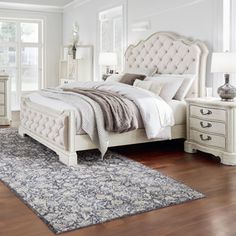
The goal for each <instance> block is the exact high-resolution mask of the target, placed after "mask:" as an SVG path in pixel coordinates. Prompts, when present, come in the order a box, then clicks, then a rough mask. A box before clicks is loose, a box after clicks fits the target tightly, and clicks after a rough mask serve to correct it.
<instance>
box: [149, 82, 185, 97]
mask: <svg viewBox="0 0 236 236" xmlns="http://www.w3.org/2000/svg"><path fill="white" fill-rule="evenodd" d="M145 80H147V81H153V84H155V85H156V86H162V89H161V92H160V97H162V98H163V99H164V100H165V101H166V102H169V101H170V100H172V99H173V98H174V96H175V94H176V92H177V91H178V89H179V88H180V86H181V84H182V83H183V81H184V78H175V79H168V78H167V77H166V78H161V77H147V78H146V79H145ZM153 86H154V85H153Z"/></svg>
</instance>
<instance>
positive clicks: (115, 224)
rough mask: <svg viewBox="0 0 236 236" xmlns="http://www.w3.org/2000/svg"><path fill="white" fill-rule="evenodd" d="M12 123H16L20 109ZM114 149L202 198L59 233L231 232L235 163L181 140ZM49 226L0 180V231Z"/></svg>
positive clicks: (15, 235) (43, 234)
mask: <svg viewBox="0 0 236 236" xmlns="http://www.w3.org/2000/svg"><path fill="white" fill-rule="evenodd" d="M13 118H14V120H13V124H12V126H17V125H18V120H19V118H18V114H14V116H13ZM113 150H114V151H116V152H119V153H121V154H124V155H126V156H127V157H129V158H132V159H134V160H136V161H139V162H141V163H143V164H145V165H147V166H150V167H152V168H155V169H157V170H159V171H161V172H162V173H165V174H167V175H169V176H171V177H173V178H175V179H176V180H179V181H182V182H184V183H186V184H187V185H189V186H191V187H193V188H195V189H197V190H199V191H201V192H203V193H204V194H206V196H207V197H206V198H204V199H201V200H196V201H192V202H188V203H184V204H181V205H176V206H172V207H167V208H163V209H159V210H155V211H151V212H147V213H143V214H139V215H135V216H131V217H126V218H122V219H119V220H114V221H111V222H108V223H104V224H100V225H96V226H91V227H88V228H84V229H81V230H76V231H72V232H69V233H65V234H61V236H64V235H65V236H108V235H109V236H133V235H134V236H139V235H145V236H154V235H155V236H157V235H159V236H162V235H173V236H178V235H181V236H189V235H190V236H195V235H200V236H205V235H206V236H226V235H227V236H231V235H232V236H233V235H234V236H235V235H236V224H235V223H234V221H235V219H236V167H230V166H223V165H221V164H220V163H219V160H218V159H217V158H214V157H213V156H211V155H207V154H203V153H197V154H186V153H184V151H183V140H179V141H167V142H158V143H155V144H154V143H152V144H145V145H136V146H129V147H122V148H113ZM50 235H54V234H53V233H52V232H51V231H50V230H49V229H48V227H47V226H46V225H45V224H44V223H43V222H42V221H41V220H40V219H39V218H38V217H37V216H36V215H35V214H34V213H33V212H32V210H30V209H29V208H28V207H27V206H25V205H24V203H23V202H22V201H21V200H20V199H18V198H17V197H16V196H15V195H14V193H12V192H11V191H10V190H8V188H7V187H6V186H4V185H3V184H1V183H0V236H50Z"/></svg>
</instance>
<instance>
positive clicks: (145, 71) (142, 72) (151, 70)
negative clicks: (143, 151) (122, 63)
mask: <svg viewBox="0 0 236 236" xmlns="http://www.w3.org/2000/svg"><path fill="white" fill-rule="evenodd" d="M123 73H128V74H138V75H146V76H153V75H155V74H156V73H157V66H154V67H152V68H136V69H134V68H128V69H125V71H124V72H123Z"/></svg>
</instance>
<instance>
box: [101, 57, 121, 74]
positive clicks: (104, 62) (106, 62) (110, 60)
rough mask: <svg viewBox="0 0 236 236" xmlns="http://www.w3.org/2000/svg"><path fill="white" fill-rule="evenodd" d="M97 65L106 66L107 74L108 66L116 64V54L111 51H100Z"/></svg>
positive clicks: (107, 71)
mask: <svg viewBox="0 0 236 236" xmlns="http://www.w3.org/2000/svg"><path fill="white" fill-rule="evenodd" d="M99 65H101V66H106V68H107V69H106V73H107V74H109V70H110V68H109V67H110V66H116V65H117V54H116V53H113V52H101V53H100V54H99Z"/></svg>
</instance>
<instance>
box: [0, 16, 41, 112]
mask: <svg viewBox="0 0 236 236" xmlns="http://www.w3.org/2000/svg"><path fill="white" fill-rule="evenodd" d="M0 22H14V23H15V24H16V39H15V42H1V41H0V46H1V47H14V48H15V49H16V64H15V66H9V65H6V66H1V65H0V71H4V70H7V69H10V70H11V69H13V68H14V69H15V72H16V78H15V79H16V91H11V93H12V96H14V94H13V93H16V94H15V96H16V104H15V107H12V110H19V108H20V107H19V105H20V97H21V96H22V95H23V94H27V93H29V92H33V91H37V90H39V89H41V88H43V87H44V84H45V74H44V62H45V59H44V55H45V52H44V19H33V18H28V19H25V18H7V17H0ZM21 23H36V24H38V42H37V43H35V42H22V40H21ZM27 47H29V48H38V67H37V71H38V81H37V82H38V88H37V90H30V91H23V90H22V68H24V67H25V66H24V65H23V64H22V58H21V57H22V49H23V48H27ZM32 67H34V66H32ZM28 68H30V66H29V67H28Z"/></svg>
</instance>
